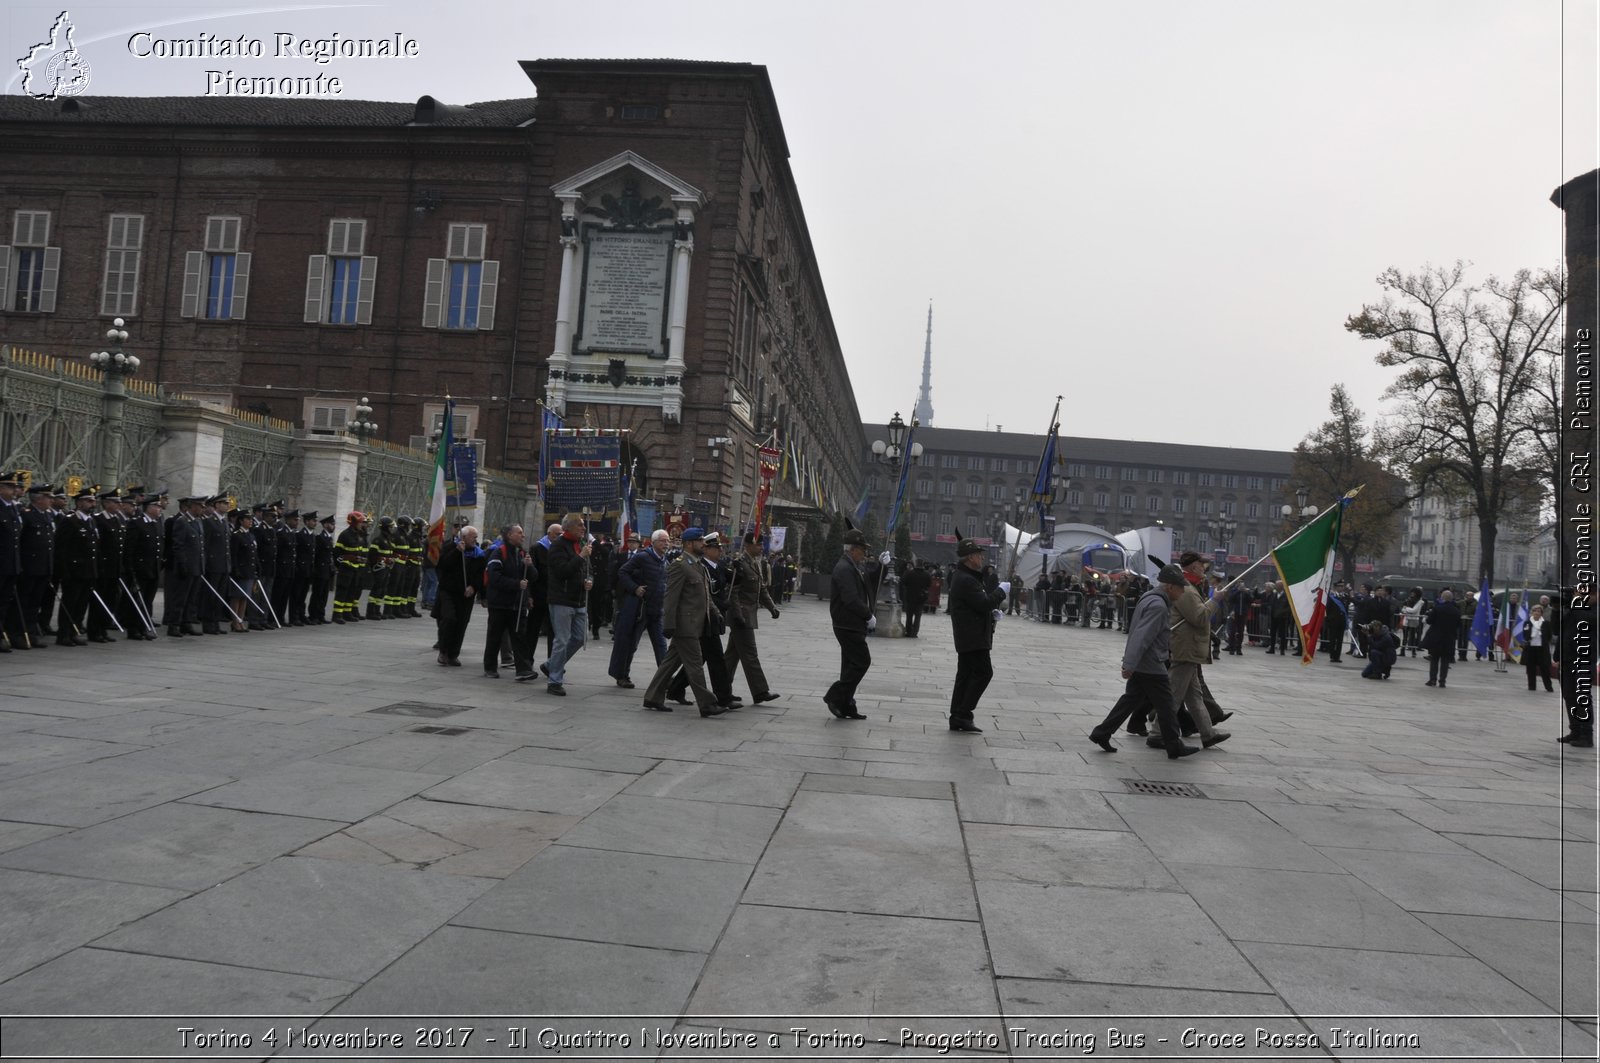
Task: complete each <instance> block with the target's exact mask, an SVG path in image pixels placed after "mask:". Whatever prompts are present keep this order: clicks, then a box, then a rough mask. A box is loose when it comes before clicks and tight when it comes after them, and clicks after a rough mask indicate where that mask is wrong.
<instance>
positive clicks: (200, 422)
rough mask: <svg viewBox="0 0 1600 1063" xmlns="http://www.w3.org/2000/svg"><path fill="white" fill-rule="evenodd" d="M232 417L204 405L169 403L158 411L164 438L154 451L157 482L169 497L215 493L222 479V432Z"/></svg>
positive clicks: (230, 422) (231, 420)
mask: <svg viewBox="0 0 1600 1063" xmlns="http://www.w3.org/2000/svg"><path fill="white" fill-rule="evenodd" d="M232 423H233V418H231V417H229V416H228V415H227V414H225V413H221V412H219V411H217V410H211V409H207V408H206V407H204V406H168V407H166V408H165V409H164V410H163V411H162V413H161V427H162V429H163V430H164V431H165V432H166V433H167V438H166V439H164V440H163V441H162V443H161V446H160V449H159V450H158V451H157V452H156V468H157V469H158V470H160V478H159V479H158V480H157V482H158V483H162V484H164V485H165V488H164V489H165V490H166V493H167V495H168V496H169V497H171V498H183V497H186V496H189V495H214V494H216V493H217V487H218V484H219V483H220V482H221V480H222V433H223V431H224V430H225V429H226V428H227V427H228V425H230V424H232Z"/></svg>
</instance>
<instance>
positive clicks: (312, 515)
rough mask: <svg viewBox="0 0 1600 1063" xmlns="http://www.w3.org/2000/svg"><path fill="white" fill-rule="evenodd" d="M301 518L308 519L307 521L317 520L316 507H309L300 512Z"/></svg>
mask: <svg viewBox="0 0 1600 1063" xmlns="http://www.w3.org/2000/svg"><path fill="white" fill-rule="evenodd" d="M300 519H301V520H306V521H312V520H316V519H317V511H316V510H314V509H308V510H306V511H305V512H304V513H302V514H300Z"/></svg>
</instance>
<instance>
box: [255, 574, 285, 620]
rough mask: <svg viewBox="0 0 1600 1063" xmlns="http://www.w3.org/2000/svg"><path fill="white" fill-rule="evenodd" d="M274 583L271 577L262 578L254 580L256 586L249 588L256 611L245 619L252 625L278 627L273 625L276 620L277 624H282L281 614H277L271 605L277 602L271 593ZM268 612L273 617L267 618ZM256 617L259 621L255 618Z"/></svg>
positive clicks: (276, 608)
mask: <svg viewBox="0 0 1600 1063" xmlns="http://www.w3.org/2000/svg"><path fill="white" fill-rule="evenodd" d="M275 582H276V581H275V580H274V579H273V577H271V576H262V577H260V578H259V579H257V580H256V585H255V586H254V587H251V588H249V590H250V594H251V597H253V598H254V599H255V601H256V611H255V612H254V613H252V614H251V615H250V616H249V617H248V618H247V619H249V620H250V621H252V622H254V623H261V624H265V625H266V626H267V627H277V626H278V624H275V623H273V620H274V619H276V620H277V621H278V623H279V624H281V623H282V622H283V614H282V613H281V612H279V611H278V607H277V606H276V605H275V604H273V603H274V602H275V601H276V600H277V597H276V596H275V595H274V594H273V593H272V589H273V586H274V584H275ZM269 612H270V613H272V614H273V615H272V616H268V615H267V614H268V613H269ZM258 615H259V619H258V618H257V617H258Z"/></svg>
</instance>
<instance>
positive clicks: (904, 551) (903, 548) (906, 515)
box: [894, 500, 915, 561]
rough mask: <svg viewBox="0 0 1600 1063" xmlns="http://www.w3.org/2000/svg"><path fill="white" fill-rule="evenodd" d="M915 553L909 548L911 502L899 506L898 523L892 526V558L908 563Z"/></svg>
mask: <svg viewBox="0 0 1600 1063" xmlns="http://www.w3.org/2000/svg"><path fill="white" fill-rule="evenodd" d="M914 554H915V551H914V550H912V548H911V502H910V501H909V500H908V501H906V502H904V503H902V504H901V507H900V523H898V524H896V525H895V526H894V556H895V557H897V558H899V559H900V560H902V561H910V560H911V558H912V556H913V555H914Z"/></svg>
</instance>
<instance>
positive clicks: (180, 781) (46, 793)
mask: <svg viewBox="0 0 1600 1063" xmlns="http://www.w3.org/2000/svg"><path fill="white" fill-rule="evenodd" d="M134 755H137V754H134ZM232 781H233V780H232V779H231V778H229V777H228V776H225V775H208V774H204V773H199V772H183V771H151V770H150V769H149V768H147V767H145V766H142V765H137V764H129V763H127V762H126V761H125V760H123V759H122V758H120V757H119V758H117V759H115V760H112V761H107V762H105V763H93V764H74V765H72V766H70V767H66V768H61V769H58V770H55V771H50V772H45V773H41V774H40V775H37V776H29V777H24V778H21V779H13V780H11V781H9V782H5V783H0V809H4V810H5V812H4V814H5V815H6V816H8V817H10V818H11V819H15V820H22V821H24V822H28V823H48V824H53V825H55V826H62V827H88V826H92V825H93V824H96V823H102V822H104V821H105V820H108V819H115V818H116V817H118V816H125V815H127V814H128V813H130V812H138V811H139V810H140V809H145V808H150V807H152V806H154V805H159V804H163V803H165V802H167V801H172V800H175V799H177V798H180V797H188V796H190V795H191V794H198V793H203V792H205V791H206V790H210V789H212V788H214V787H217V786H222V785H225V784H227V783H230V782H232Z"/></svg>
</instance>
